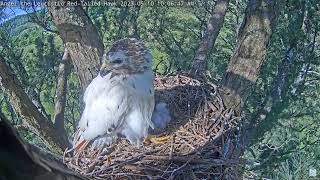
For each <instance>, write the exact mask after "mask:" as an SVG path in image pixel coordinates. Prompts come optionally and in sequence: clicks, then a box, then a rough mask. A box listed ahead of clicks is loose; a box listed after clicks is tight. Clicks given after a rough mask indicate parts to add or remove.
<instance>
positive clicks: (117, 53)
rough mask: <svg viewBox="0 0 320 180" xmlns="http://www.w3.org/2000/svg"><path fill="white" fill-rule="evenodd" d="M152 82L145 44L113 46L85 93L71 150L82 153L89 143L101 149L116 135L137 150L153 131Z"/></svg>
mask: <svg viewBox="0 0 320 180" xmlns="http://www.w3.org/2000/svg"><path fill="white" fill-rule="evenodd" d="M153 81H154V74H153V71H152V57H151V54H150V52H149V50H148V49H147V48H146V47H145V45H144V43H143V42H141V41H139V40H137V39H133V38H127V39H121V40H118V41H116V42H114V44H113V46H112V47H111V49H110V50H109V52H108V53H106V54H104V56H103V58H102V66H101V69H100V73H99V75H98V76H97V77H96V78H94V79H93V80H92V82H91V83H90V84H89V86H88V87H87V89H86V91H85V93H84V98H83V100H84V103H85V108H84V111H83V113H82V116H81V119H80V122H79V126H78V130H77V132H76V134H75V136H74V141H73V144H74V148H75V149H76V150H81V149H83V148H84V147H85V146H87V145H88V143H89V142H93V144H92V147H101V146H102V145H104V144H110V143H112V142H113V140H114V139H116V138H117V137H118V135H122V136H124V137H126V138H127V139H128V140H129V141H130V143H131V144H133V145H136V146H139V145H140V144H141V142H142V141H143V139H144V138H145V137H146V136H147V135H148V129H149V127H151V128H154V124H153V122H152V120H151V117H152V112H153V110H154V106H155V100H154V86H153ZM157 116H158V115H157ZM159 117H160V116H159ZM159 117H158V119H159Z"/></svg>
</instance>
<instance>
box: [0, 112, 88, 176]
mask: <svg viewBox="0 0 320 180" xmlns="http://www.w3.org/2000/svg"><path fill="white" fill-rule="evenodd" d="M0 137H1V141H0V159H1V161H0V179H3V180H6V179H8V180H9V179H24V180H42V179H48V180H49V179H52V180H61V179H65V180H76V179H87V178H84V177H81V176H79V175H77V174H75V173H74V172H72V171H71V170H68V168H67V167H66V166H65V165H64V164H63V163H62V162H61V160H59V159H57V158H56V157H55V156H53V155H52V154H49V153H47V152H43V151H41V150H39V149H38V148H36V147H34V146H31V145H29V144H27V143H26V142H24V141H23V140H22V139H21V138H20V137H19V135H18V133H17V132H16V131H15V130H14V129H13V128H12V126H11V125H10V123H9V122H8V121H7V120H6V119H5V117H4V115H3V114H2V113H1V112H0Z"/></svg>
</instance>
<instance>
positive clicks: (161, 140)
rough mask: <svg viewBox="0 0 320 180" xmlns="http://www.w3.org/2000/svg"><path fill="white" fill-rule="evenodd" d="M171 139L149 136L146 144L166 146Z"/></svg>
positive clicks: (165, 136)
mask: <svg viewBox="0 0 320 180" xmlns="http://www.w3.org/2000/svg"><path fill="white" fill-rule="evenodd" d="M170 138H171V136H169V135H168V136H167V135H164V136H160V137H157V136H156V135H149V136H147V137H146V139H145V142H150V143H155V144H164V143H166V142H167V141H168V140H169V139H170Z"/></svg>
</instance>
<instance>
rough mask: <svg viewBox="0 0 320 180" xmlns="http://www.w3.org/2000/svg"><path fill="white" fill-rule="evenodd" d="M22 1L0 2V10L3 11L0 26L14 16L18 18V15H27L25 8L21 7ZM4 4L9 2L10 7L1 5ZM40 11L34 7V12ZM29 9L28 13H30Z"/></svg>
mask: <svg viewBox="0 0 320 180" xmlns="http://www.w3.org/2000/svg"><path fill="white" fill-rule="evenodd" d="M22 1H23V0H6V1H4V0H0V10H2V11H3V15H4V16H3V18H1V19H0V24H1V23H3V22H5V21H7V20H9V19H12V18H14V17H15V16H18V15H22V14H27V11H26V7H25V6H21V2H22ZM24 1H27V0H24ZM40 1H41V0H40ZM4 2H7V3H8V2H10V4H12V5H10V6H5V5H3V4H1V3H4ZM39 9H41V8H40V7H36V10H39ZM31 11H32V10H31V8H29V12H31Z"/></svg>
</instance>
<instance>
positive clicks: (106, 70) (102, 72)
mask: <svg viewBox="0 0 320 180" xmlns="http://www.w3.org/2000/svg"><path fill="white" fill-rule="evenodd" d="M109 73H110V68H108V65H107V64H106V63H103V64H102V66H101V68H100V72H99V74H100V76H102V77H104V76H105V75H107V74H109Z"/></svg>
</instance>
